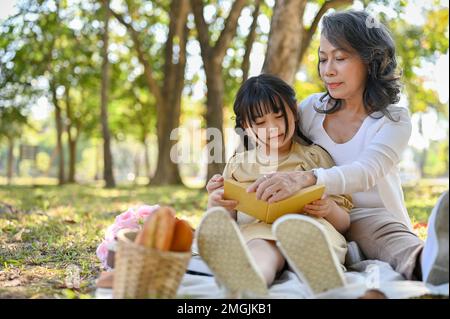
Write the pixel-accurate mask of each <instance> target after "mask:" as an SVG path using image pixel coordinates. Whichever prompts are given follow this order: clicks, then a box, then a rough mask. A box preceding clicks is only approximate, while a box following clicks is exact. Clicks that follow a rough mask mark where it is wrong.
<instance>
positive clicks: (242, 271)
mask: <svg viewBox="0 0 450 319" xmlns="http://www.w3.org/2000/svg"><path fill="white" fill-rule="evenodd" d="M197 244H198V251H199V254H200V256H201V257H202V259H203V260H204V261H205V262H206V263H207V265H208V267H209V268H210V269H211V271H212V272H213V273H214V275H215V276H216V279H217V281H218V282H219V284H223V285H224V286H225V288H226V289H227V290H228V293H229V296H228V297H257V296H266V295H267V294H268V290H267V284H266V281H265V280H264V277H263V275H262V274H261V272H260V271H259V269H258V267H257V265H256V263H255V261H254V259H253V257H252V256H251V254H250V251H249V250H248V248H247V245H246V243H245V241H244V238H243V237H242V235H241V233H240V231H239V227H238V226H237V224H236V222H235V221H234V220H233V219H232V218H231V216H230V214H229V213H228V212H227V211H226V210H225V209H224V208H222V207H213V208H210V209H209V210H208V211H207V212H206V214H205V217H203V219H202V221H201V222H200V225H199V227H198V234H197Z"/></svg>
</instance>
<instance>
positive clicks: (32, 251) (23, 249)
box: [0, 181, 448, 298]
mask: <svg viewBox="0 0 450 319" xmlns="http://www.w3.org/2000/svg"><path fill="white" fill-rule="evenodd" d="M35 182H36V181H35ZM445 189H448V183H447V184H443V185H440V186H433V185H428V184H426V183H421V184H418V185H412V186H407V187H405V196H406V201H407V207H408V210H409V212H410V215H411V217H412V219H413V221H414V223H417V222H426V220H427V217H428V215H429V213H430V212H431V209H432V207H433V205H434V203H435V201H436V199H437V197H438V196H439V194H440V193H441V192H442V191H443V190H445ZM206 202H207V196H206V192H205V191H204V190H203V189H191V188H186V187H181V186H179V187H146V186H132V185H129V186H120V187H118V188H116V189H111V190H106V189H103V188H101V187H100V185H93V184H92V185H67V186H64V187H58V186H56V185H34V186H33V185H27V184H26V183H23V184H21V185H17V186H5V185H3V186H0V298H92V297H93V294H94V290H95V279H96V278H97V277H98V275H99V273H100V271H101V267H100V263H99V261H98V259H97V257H96V255H95V250H96V248H97V246H98V244H99V243H100V242H101V240H102V239H103V236H104V230H105V229H106V227H107V226H109V225H110V224H111V223H112V222H113V220H114V217H115V216H116V215H118V214H120V213H121V212H123V211H125V210H126V209H127V208H128V207H130V206H136V205H139V204H144V203H145V204H150V205H152V204H160V205H170V206H173V207H174V208H175V209H176V211H177V214H178V216H179V217H183V218H186V219H188V220H189V221H190V222H191V223H192V225H193V226H194V227H196V226H197V225H198V223H199V221H200V218H201V216H202V213H203V210H204V207H206ZM417 231H418V233H419V235H420V236H421V237H422V238H423V237H424V236H425V234H426V228H425V227H422V228H418V229H417ZM73 266H76V267H78V268H79V269H80V275H81V282H80V288H79V289H72V288H71V286H70V285H68V284H67V283H66V278H67V275H68V273H69V272H68V269H70V267H73Z"/></svg>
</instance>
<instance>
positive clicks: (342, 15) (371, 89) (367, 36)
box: [316, 10, 401, 120]
mask: <svg viewBox="0 0 450 319" xmlns="http://www.w3.org/2000/svg"><path fill="white" fill-rule="evenodd" d="M322 35H323V36H324V37H325V38H327V40H328V41H329V42H330V43H331V44H332V45H333V46H335V47H336V48H342V49H345V50H347V51H350V52H351V51H356V52H357V53H358V54H359V56H360V57H361V59H362V60H363V62H364V63H366V64H367V66H368V75H367V82H366V87H365V89H364V93H363V102H364V108H365V109H366V111H367V113H368V114H369V115H371V114H372V113H374V112H381V113H382V114H383V115H385V116H387V117H388V118H389V119H391V120H393V118H392V116H391V114H390V113H389V111H388V110H387V107H388V106H389V105H390V104H395V103H397V102H398V101H399V100H400V89H401V83H400V75H399V73H398V72H397V59H396V56H395V43H394V41H393V39H392V37H391V35H390V33H389V30H388V29H387V28H386V27H385V26H384V25H383V24H381V23H379V22H377V21H375V20H374V19H373V18H372V17H371V16H370V15H369V14H368V13H366V12H364V11H352V10H350V11H344V12H336V13H333V14H330V15H328V16H325V17H324V18H323V21H322ZM318 68H319V66H318ZM319 74H320V72H319ZM327 96H329V97H330V101H329V104H328V105H327V107H326V109H325V110H319V109H316V111H318V112H321V113H326V114H329V113H333V112H336V111H338V110H339V109H340V108H341V106H342V100H339V99H334V98H333V97H332V96H331V95H330V93H329V92H328V90H327V93H325V94H324V95H323V96H322V97H321V99H320V100H321V101H323V100H324V98H326V97H327ZM383 115H382V116H383ZM382 116H381V117H382Z"/></svg>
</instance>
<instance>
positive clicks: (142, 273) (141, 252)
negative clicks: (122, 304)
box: [113, 229, 191, 299]
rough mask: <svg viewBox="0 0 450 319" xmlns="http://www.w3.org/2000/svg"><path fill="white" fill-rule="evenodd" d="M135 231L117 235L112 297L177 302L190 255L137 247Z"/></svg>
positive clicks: (189, 253) (120, 232) (121, 232)
mask: <svg viewBox="0 0 450 319" xmlns="http://www.w3.org/2000/svg"><path fill="white" fill-rule="evenodd" d="M136 235H137V232H136V231H131V230H125V229H123V230H121V231H119V233H118V234H117V239H118V240H117V251H116V257H115V270H114V284H113V287H114V288H113V296H114V298H119V299H124V298H126V299H130V298H133V299H134V298H137V299H144V298H175V297H176V293H177V290H178V287H179V285H180V282H181V279H182V278H183V275H184V274H185V272H186V268H187V265H188V263H189V260H190V258H191V252H172V251H160V250H157V249H153V248H147V247H144V246H142V245H138V244H136V243H134V239H135V237H136Z"/></svg>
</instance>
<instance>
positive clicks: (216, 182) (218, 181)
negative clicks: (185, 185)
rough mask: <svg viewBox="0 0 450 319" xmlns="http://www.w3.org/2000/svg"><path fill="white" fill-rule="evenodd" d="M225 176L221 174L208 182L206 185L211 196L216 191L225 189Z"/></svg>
mask: <svg viewBox="0 0 450 319" xmlns="http://www.w3.org/2000/svg"><path fill="white" fill-rule="evenodd" d="M223 180H224V179H223V176H222V175H220V174H216V175H214V176H213V177H211V179H210V180H209V181H208V183H207V184H206V190H207V191H208V194H211V193H212V192H213V191H215V190H216V189H219V188H221V187H223Z"/></svg>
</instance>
